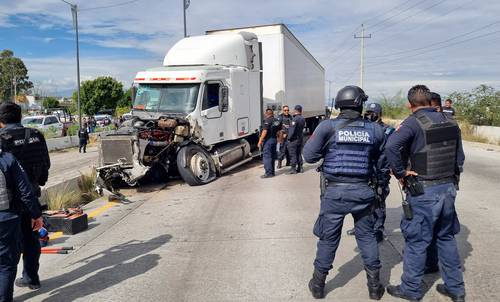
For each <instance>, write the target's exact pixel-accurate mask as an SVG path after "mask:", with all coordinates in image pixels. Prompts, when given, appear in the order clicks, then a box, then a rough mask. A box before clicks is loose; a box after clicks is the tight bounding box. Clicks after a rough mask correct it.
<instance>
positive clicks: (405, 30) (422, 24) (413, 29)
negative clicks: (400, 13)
mask: <svg viewBox="0 0 500 302" xmlns="http://www.w3.org/2000/svg"><path fill="white" fill-rule="evenodd" d="M470 2H474V0H469V1H467V2H466V3H464V4H462V5H459V6H457V7H455V8H454V9H452V10H449V11H448V12H446V13H445V14H442V15H440V16H439V18H442V17H445V16H447V15H449V14H451V13H452V12H454V11H457V10H459V9H461V8H463V7H464V6H465V5H466V4H468V3H470ZM410 18H411V17H410ZM433 20H436V18H435V17H434V16H430V17H429V18H427V19H426V20H425V21H424V22H422V23H421V24H420V25H419V26H412V27H410V28H407V29H404V30H402V31H399V32H396V33H394V34H391V35H389V36H387V37H386V38H385V39H382V40H377V41H375V42H373V43H370V45H372V46H373V45H378V44H380V43H383V42H385V41H388V40H391V38H392V37H395V36H398V35H400V34H402V33H407V32H408V31H415V30H419V29H422V28H424V27H426V26H427V25H430V24H432V22H428V21H433Z"/></svg>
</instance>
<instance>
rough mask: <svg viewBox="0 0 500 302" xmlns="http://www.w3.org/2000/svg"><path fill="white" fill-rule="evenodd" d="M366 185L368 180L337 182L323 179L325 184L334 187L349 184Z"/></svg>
mask: <svg viewBox="0 0 500 302" xmlns="http://www.w3.org/2000/svg"><path fill="white" fill-rule="evenodd" d="M361 184H363V185H368V181H356V182H338V181H331V180H328V179H325V186H327V187H336V186H349V185H361Z"/></svg>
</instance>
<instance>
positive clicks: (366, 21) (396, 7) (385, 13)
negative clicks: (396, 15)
mask: <svg viewBox="0 0 500 302" xmlns="http://www.w3.org/2000/svg"><path fill="white" fill-rule="evenodd" d="M411 1H412V0H407V1H406V2H404V3H402V4H398V5H396V6H394V7H393V8H391V9H389V10H388V11H386V12H384V13H382V14H378V15H376V16H374V17H371V18H369V19H367V20H365V21H363V22H362V23H363V24H368V23H370V21H371V20H375V19H377V18H380V17H382V16H384V15H387V14H388V13H390V12H392V11H394V10H396V9H398V8H400V7H402V6H405V5H406V4H407V3H409V2H411Z"/></svg>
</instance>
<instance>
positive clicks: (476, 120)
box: [448, 85, 500, 126]
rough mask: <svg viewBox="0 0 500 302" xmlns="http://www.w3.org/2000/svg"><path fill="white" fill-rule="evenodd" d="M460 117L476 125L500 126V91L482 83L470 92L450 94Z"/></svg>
mask: <svg viewBox="0 0 500 302" xmlns="http://www.w3.org/2000/svg"><path fill="white" fill-rule="evenodd" d="M448 98H449V99H451V100H452V101H453V102H454V104H453V106H454V107H455V109H456V112H457V115H458V118H459V119H462V120H467V121H468V122H470V123H471V124H475V125H488V126H500V91H497V90H495V89H494V88H493V87H491V86H488V85H480V86H478V87H476V88H474V89H473V90H472V91H470V92H468V91H466V92H453V93H452V94H450V95H449V96H448Z"/></svg>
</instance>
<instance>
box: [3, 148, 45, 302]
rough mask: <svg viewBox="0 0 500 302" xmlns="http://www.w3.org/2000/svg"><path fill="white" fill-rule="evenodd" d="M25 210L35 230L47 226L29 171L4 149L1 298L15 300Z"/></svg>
mask: <svg viewBox="0 0 500 302" xmlns="http://www.w3.org/2000/svg"><path fill="white" fill-rule="evenodd" d="M21 212H24V213H29V217H30V219H31V229H32V230H33V231H38V230H39V229H40V228H41V227H42V226H43V219H42V213H41V211H40V205H39V204H38V199H37V198H36V196H35V195H34V194H33V190H32V186H31V184H30V181H29V180H28V177H27V174H26V173H25V172H24V170H23V168H22V167H21V165H20V164H19V163H18V162H17V160H16V159H15V158H14V156H12V154H10V153H6V152H3V151H1V150H0V301H6V302H10V301H12V300H13V293H14V281H15V278H16V273H17V264H18V263H19V260H20V257H21V218H20V213H21Z"/></svg>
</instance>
